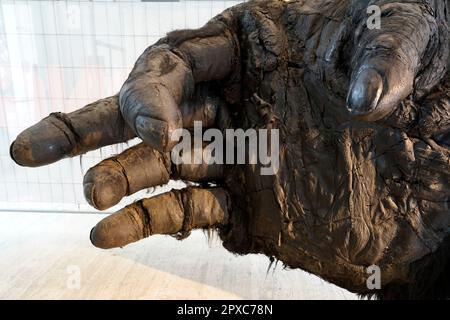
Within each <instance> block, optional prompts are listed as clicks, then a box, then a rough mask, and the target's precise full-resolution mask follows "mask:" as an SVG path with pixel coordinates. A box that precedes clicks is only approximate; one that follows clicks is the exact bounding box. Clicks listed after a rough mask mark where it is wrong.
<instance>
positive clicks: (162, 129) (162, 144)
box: [134, 116, 167, 152]
mask: <svg viewBox="0 0 450 320" xmlns="http://www.w3.org/2000/svg"><path fill="white" fill-rule="evenodd" d="M134 126H135V129H136V134H137V135H138V136H139V138H141V139H142V140H143V141H144V142H145V143H146V144H147V145H148V146H150V147H152V148H154V149H156V150H158V151H161V152H164V151H166V150H165V149H166V148H167V122H165V121H161V120H157V119H153V118H150V117H146V116H137V117H136V120H135V122H134Z"/></svg>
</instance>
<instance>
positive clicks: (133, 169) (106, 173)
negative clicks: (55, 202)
mask: <svg viewBox="0 0 450 320" xmlns="http://www.w3.org/2000/svg"><path fill="white" fill-rule="evenodd" d="M222 171H223V168H222V165H218V164H213V165H207V164H180V165H174V164H172V163H171V160H170V154H169V153H161V152H159V151H156V150H154V149H153V148H151V147H149V146H147V145H145V144H144V143H140V144H138V145H136V146H134V147H131V148H129V149H128V150H126V151H124V152H122V153H121V154H119V155H117V156H114V157H111V158H109V159H106V160H103V161H101V162H100V163H99V164H97V165H96V166H94V167H92V168H91V169H89V170H88V172H87V173H86V175H85V176H84V180H83V188H84V195H85V198H86V200H87V201H88V203H89V204H90V205H92V206H93V207H95V208H96V209H98V210H105V209H107V208H110V207H112V206H114V205H115V204H117V203H119V202H120V200H121V199H122V198H123V197H125V196H128V195H131V194H133V193H135V192H137V191H139V190H142V189H146V188H149V187H154V186H159V185H163V184H166V183H167V182H169V179H171V178H172V179H178V178H180V179H183V180H189V181H194V182H201V181H216V180H219V179H221V178H222V174H223V172H222Z"/></svg>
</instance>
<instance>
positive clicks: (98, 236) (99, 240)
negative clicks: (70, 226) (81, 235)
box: [89, 221, 114, 249]
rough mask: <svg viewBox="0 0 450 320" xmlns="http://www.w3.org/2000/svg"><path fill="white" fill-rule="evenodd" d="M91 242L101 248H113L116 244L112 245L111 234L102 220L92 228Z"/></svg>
mask: <svg viewBox="0 0 450 320" xmlns="http://www.w3.org/2000/svg"><path fill="white" fill-rule="evenodd" d="M89 238H90V240H91V243H92V244H93V245H94V246H96V247H97V248H100V249H111V248H114V246H112V245H111V241H110V238H109V234H108V232H107V230H105V228H104V226H103V224H102V222H101V221H100V222H99V223H98V224H97V225H96V226H95V227H93V228H92V230H91V233H90V235H89Z"/></svg>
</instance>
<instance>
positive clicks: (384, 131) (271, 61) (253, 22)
mask: <svg viewBox="0 0 450 320" xmlns="http://www.w3.org/2000/svg"><path fill="white" fill-rule="evenodd" d="M371 4H375V5H378V6H379V7H380V8H381V13H382V16H381V29H369V28H367V25H366V21H367V18H368V15H367V7H368V6H369V5H371ZM449 12H450V6H449V2H448V1H442V0H421V1H417V0H414V1H413V0H372V1H368V0H365V1H359V0H354V1H353V0H342V1H337V0H336V1H333V0H312V1H303V0H299V1H290V2H283V1H274V0H272V1H268V0H263V1H249V2H247V3H244V4H241V5H238V6H235V7H232V8H230V9H228V10H226V11H225V12H223V13H222V14H220V15H219V16H217V17H215V18H214V19H212V20H211V21H210V22H209V23H208V24H206V25H205V26H204V27H202V28H200V29H198V30H185V31H174V32H172V33H170V34H168V35H167V37H165V38H163V39H161V40H160V41H158V42H157V43H156V44H154V45H152V46H150V47H149V48H148V49H147V50H145V52H144V53H143V54H142V55H141V56H140V57H139V59H138V60H137V62H136V64H135V66H134V68H133V70H132V72H131V73H130V75H129V77H128V79H127V80H126V82H125V84H124V85H123V87H122V89H121V90H120V93H119V94H118V95H117V96H113V97H110V98H106V99H103V100H100V101H97V102H94V103H93V104H90V105H88V106H86V107H84V108H82V109H80V110H79V111H75V112H73V113H70V114H61V113H54V114H52V115H50V116H49V117H47V118H45V119H43V120H42V121H41V122H39V123H38V124H36V125H34V126H33V127H31V128H29V129H27V130H25V131H24V132H23V133H21V134H20V135H19V136H18V137H17V140H16V141H15V142H14V143H13V145H12V146H11V156H12V157H13V159H14V160H15V161H16V162H17V163H19V164H21V165H25V166H39V165H45V164H48V163H51V162H54V161H57V160H59V159H61V158H63V157H67V156H70V157H72V156H76V155H79V154H82V153H84V152H87V151H89V150H93V149H96V148H99V147H101V146H105V145H109V144H113V143H119V142H123V141H127V140H129V139H131V138H133V137H134V136H135V135H137V136H138V137H140V138H141V139H142V140H143V141H144V143H145V144H139V145H137V146H135V147H132V148H130V149H129V150H127V151H125V152H124V153H122V154H119V155H117V156H115V157H113V158H110V159H106V160H104V161H102V162H101V163H100V164H98V165H97V166H95V167H93V168H91V169H90V170H89V171H88V172H87V174H86V176H85V179H84V191H85V195H86V198H87V200H88V202H89V203H90V204H92V205H93V206H94V207H96V208H98V209H105V208H108V207H111V206H112V205H114V204H116V203H118V202H119V200H120V199H121V198H122V197H124V196H126V195H129V194H132V193H134V192H136V191H137V190H140V189H143V188H147V187H150V186H156V185H160V184H164V183H166V182H167V181H168V180H169V179H170V178H181V179H184V180H190V181H196V182H202V184H201V186H200V187H196V188H187V189H184V190H182V191H171V192H168V193H166V194H163V195H160V196H157V197H153V198H150V199H144V200H141V201H138V202H136V203H133V204H131V205H129V206H127V207H126V208H124V209H122V210H120V211H119V212H117V213H116V214H113V215H110V216H108V217H107V218H105V219H104V220H103V221H101V222H100V223H99V224H98V225H97V226H96V227H95V228H94V229H93V230H92V232H91V240H92V242H93V243H94V245H96V246H98V247H101V248H111V247H119V246H123V245H126V244H128V243H130V242H133V241H137V240H139V239H142V238H144V237H147V236H149V235H152V234H157V233H162V234H174V235H175V234H176V235H178V236H180V237H183V236H186V235H188V234H189V231H190V230H191V229H192V228H212V227H214V228H218V229H219V234H220V237H221V239H222V240H223V244H224V246H225V247H226V248H227V249H228V250H230V251H232V252H235V253H239V254H246V253H264V254H266V255H268V256H271V257H274V258H276V259H279V260H281V261H283V262H284V263H285V264H286V265H287V266H289V267H293V268H302V269H304V270H307V271H309V272H311V273H314V274H316V275H319V276H320V277H322V278H324V279H326V280H328V281H330V282H332V283H335V284H337V285H340V286H342V287H344V288H346V289H348V290H351V291H353V292H357V293H360V294H373V293H375V294H376V295H378V297H380V298H420V297H427V298H431V297H436V298H445V297H448V295H449V292H450V281H449V279H450V265H449V262H450V238H449V236H450V160H449V154H450V135H449V132H450V131H449V130H450V104H449V95H450V82H449V74H448V68H449ZM194 120H198V121H202V124H203V127H215V128H220V129H224V128H244V129H247V128H269V129H270V128H272V129H273V128H277V129H279V132H280V167H279V171H278V172H277V173H276V174H275V175H271V176H270V175H268V176H263V175H260V170H259V168H260V166H259V165H250V164H249V165H234V166H233V165H224V166H220V165H210V166H208V165H188V164H184V165H174V164H173V163H171V161H170V157H169V153H168V151H170V150H171V148H172V147H173V146H174V143H175V142H174V141H171V140H170V139H169V137H170V135H171V133H173V132H174V130H175V129H178V128H181V127H184V128H192V126H193V122H194ZM211 181H213V182H215V183H216V185H217V186H216V187H211V186H209V187H208V184H207V182H211ZM373 264H375V265H377V266H379V267H380V269H381V281H382V289H381V290H379V291H376V292H372V291H371V290H369V289H368V288H367V286H366V279H367V277H368V276H369V275H368V274H367V270H366V268H367V267H368V266H370V265H373Z"/></svg>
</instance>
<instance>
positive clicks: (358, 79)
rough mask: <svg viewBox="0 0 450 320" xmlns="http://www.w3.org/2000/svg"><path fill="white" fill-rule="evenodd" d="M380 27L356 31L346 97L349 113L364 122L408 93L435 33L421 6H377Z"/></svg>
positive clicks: (390, 108) (378, 116)
mask: <svg viewBox="0 0 450 320" xmlns="http://www.w3.org/2000/svg"><path fill="white" fill-rule="evenodd" d="M380 8H381V12H382V17H381V28H380V29H373V30H369V29H368V28H367V26H366V24H365V23H364V24H362V25H361V26H360V30H359V31H358V32H357V36H356V39H357V40H356V41H357V46H356V49H355V52H354V55H353V58H352V66H354V67H353V68H352V74H351V82H350V89H349V92H348V97H347V108H348V110H349V111H350V113H351V114H352V115H354V116H356V117H357V118H359V119H362V120H366V121H376V120H379V119H381V118H383V117H385V116H386V115H388V114H389V113H391V112H392V111H393V110H394V108H395V107H396V106H397V105H398V104H399V103H400V102H401V101H402V100H403V99H405V98H406V97H407V96H408V95H410V94H411V93H412V91H413V86H414V79H415V77H416V75H417V74H418V72H419V71H420V70H421V68H422V67H423V66H422V65H421V61H423V60H424V59H423V57H424V55H426V53H427V47H428V44H429V42H430V39H431V37H432V36H433V32H434V30H435V28H434V27H433V21H434V18H433V17H432V16H431V15H430V13H429V12H428V11H427V9H426V7H425V6H424V5H419V4H417V3H394V4H385V5H383V6H381V7H380Z"/></svg>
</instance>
